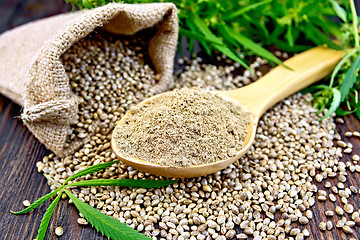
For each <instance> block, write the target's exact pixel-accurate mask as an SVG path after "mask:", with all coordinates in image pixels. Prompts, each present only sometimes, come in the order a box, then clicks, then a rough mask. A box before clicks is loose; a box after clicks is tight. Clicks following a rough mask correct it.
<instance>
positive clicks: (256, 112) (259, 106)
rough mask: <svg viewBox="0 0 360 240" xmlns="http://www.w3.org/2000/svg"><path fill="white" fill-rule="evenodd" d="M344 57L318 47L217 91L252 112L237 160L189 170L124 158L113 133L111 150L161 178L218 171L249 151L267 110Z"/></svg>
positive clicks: (162, 94) (226, 160) (119, 123)
mask: <svg viewBox="0 0 360 240" xmlns="http://www.w3.org/2000/svg"><path fill="white" fill-rule="evenodd" d="M343 55H344V51H337V50H332V49H327V48H323V47H316V48H313V49H310V50H308V51H305V52H303V53H300V54H298V55H296V56H294V57H292V58H290V59H288V60H286V61H285V62H284V64H285V65H286V66H287V67H288V68H286V67H283V66H277V67H276V68H274V69H272V70H271V71H270V72H269V73H268V74H266V75H265V76H264V77H262V78H260V79H259V80H257V81H256V82H254V83H252V84H249V85H247V86H245V87H242V88H239V89H235V90H230V91H218V92H217V93H218V94H219V95H221V96H222V97H224V98H226V99H228V100H231V101H233V102H235V103H237V104H240V105H241V107H242V108H243V109H244V110H245V111H247V112H250V113H251V114H250V115H251V117H250V123H249V124H248V126H247V135H246V137H245V140H244V142H243V147H242V149H241V150H240V151H239V152H237V154H236V155H235V156H234V157H231V158H228V159H224V160H221V161H216V162H212V163H208V164H200V165H194V166H190V167H171V166H163V165H159V164H156V163H151V162H148V161H144V160H141V159H138V158H136V157H129V156H126V155H124V154H123V152H122V151H121V150H120V149H119V147H118V144H117V143H116V139H115V137H114V133H113V135H112V138H111V146H112V149H113V151H114V153H115V155H116V156H117V157H118V158H119V159H120V160H121V161H122V162H124V163H125V164H128V165H129V166H132V167H134V168H136V169H138V170H141V171H144V172H148V173H151V174H154V175H158V176H165V177H176V178H188V177H199V176H203V175H207V174H211V173H214V172H217V171H219V170H221V169H224V168H225V167H227V166H229V165H230V164H231V163H233V162H235V161H236V160H238V159H239V158H241V157H242V156H243V155H244V154H245V153H246V152H247V151H248V150H249V149H250V147H251V145H252V143H253V141H254V139H255V135H256V129H257V124H258V121H259V119H260V117H261V116H262V114H263V113H264V112H265V111H266V110H267V109H269V108H270V107H271V106H273V105H274V104H276V103H277V102H279V101H280V100H281V99H283V98H285V97H288V96H289V95H291V94H293V93H295V92H297V91H299V90H301V89H303V88H305V87H307V86H309V85H311V84H312V83H314V82H316V81H318V80H320V79H322V78H324V77H325V76H327V75H328V74H330V73H331V71H332V70H333V68H334V67H335V66H336V64H337V63H338V62H339V61H340V60H341V58H342V56H343ZM289 68H291V69H289ZM167 94H170V92H164V93H161V94H158V95H155V96H153V97H150V98H148V99H145V100H144V101H142V102H140V103H139V104H138V105H137V107H138V108H141V107H142V106H143V105H144V104H146V103H148V102H149V101H152V100H154V99H155V98H158V97H160V96H165V95H167ZM128 117H129V112H127V113H126V114H125V115H124V116H123V117H122V118H121V119H120V121H119V122H118V123H117V125H116V127H115V129H114V132H116V131H118V129H119V128H120V126H122V125H123V124H125V122H126V120H127V118H128Z"/></svg>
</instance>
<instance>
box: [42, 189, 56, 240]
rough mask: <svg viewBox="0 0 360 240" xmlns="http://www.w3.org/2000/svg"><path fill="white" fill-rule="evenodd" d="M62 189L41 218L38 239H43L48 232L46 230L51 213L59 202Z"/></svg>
mask: <svg viewBox="0 0 360 240" xmlns="http://www.w3.org/2000/svg"><path fill="white" fill-rule="evenodd" d="M61 193H62V191H60V192H59V195H58V196H57V197H56V198H55V200H54V201H53V202H52V203H51V204H50V205H49V207H48V208H47V209H46V212H45V214H44V217H43V218H42V219H41V224H40V227H39V231H38V235H37V236H36V239H37V240H43V239H44V237H45V234H46V230H47V228H48V226H49V222H50V219H51V215H52V214H53V212H54V210H55V207H56V205H57V204H58V202H59V200H60V197H61Z"/></svg>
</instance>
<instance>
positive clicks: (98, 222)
mask: <svg viewBox="0 0 360 240" xmlns="http://www.w3.org/2000/svg"><path fill="white" fill-rule="evenodd" d="M117 162H119V161H113V162H108V163H101V164H96V165H94V166H91V167H88V168H86V169H84V170H81V171H79V172H78V173H75V174H74V175H72V176H71V177H69V178H67V179H66V180H65V182H64V183H63V184H62V185H61V186H59V187H58V188H57V189H55V190H54V191H52V192H50V193H48V194H46V195H45V196H43V197H41V198H39V199H38V200H36V201H35V202H34V203H33V204H31V205H30V206H29V207H27V208H25V209H24V210H22V211H19V212H13V211H11V213H13V214H23V213H26V212H29V211H31V210H33V209H34V208H36V207H38V206H39V205H40V204H42V203H43V202H45V201H46V200H48V199H50V198H51V197H53V196H55V195H56V194H57V197H56V198H55V200H54V201H53V202H52V203H51V204H50V205H49V207H48V208H47V210H46V212H45V214H44V216H43V218H42V220H41V224H40V228H39V231H38V235H37V237H36V239H37V240H43V239H44V237H45V234H46V230H47V228H48V226H49V222H50V219H51V216H52V213H53V212H54V210H55V208H56V205H57V204H58V202H59V200H60V198H61V195H62V193H63V192H65V193H66V194H67V195H68V196H69V198H70V199H71V200H72V201H73V203H74V204H75V206H76V208H77V209H78V210H79V212H80V213H81V214H82V215H83V216H84V218H85V219H86V220H87V221H88V222H89V223H91V225H92V226H93V227H95V229H96V230H97V231H99V232H101V233H102V234H103V235H105V236H106V237H108V238H109V239H114V240H118V239H119V240H122V239H123V240H149V239H151V238H149V237H147V236H145V235H143V234H141V233H140V232H138V231H136V230H134V229H132V228H130V227H128V226H127V225H126V224H124V223H121V222H120V221H118V220H116V219H114V218H111V217H109V216H106V215H105V214H103V213H101V212H99V211H98V210H97V209H95V208H93V207H91V206H90V205H88V204H86V203H85V202H83V201H81V200H80V199H78V198H77V197H75V196H74V195H73V194H72V193H71V192H70V191H69V190H67V189H66V188H70V187H75V186H121V187H141V188H158V187H163V186H167V185H170V184H173V183H175V182H176V181H177V180H139V179H94V180H85V181H79V182H72V183H70V184H67V183H68V182H69V181H72V180H74V179H76V178H78V177H81V176H85V175H87V174H91V173H95V172H98V171H101V170H104V169H106V168H108V167H110V166H112V165H113V164H114V163H117Z"/></svg>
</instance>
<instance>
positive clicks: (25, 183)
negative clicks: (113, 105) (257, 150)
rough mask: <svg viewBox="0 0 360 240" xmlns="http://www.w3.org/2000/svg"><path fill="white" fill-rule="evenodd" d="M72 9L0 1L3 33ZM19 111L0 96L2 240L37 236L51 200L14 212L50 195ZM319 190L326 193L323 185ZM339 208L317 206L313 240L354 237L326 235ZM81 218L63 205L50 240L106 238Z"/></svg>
mask: <svg viewBox="0 0 360 240" xmlns="http://www.w3.org/2000/svg"><path fill="white" fill-rule="evenodd" d="M69 9H70V7H69V5H65V4H64V1H63V0H51V1H46V0H38V1H35V0H26V1H20V0H16V1H10V0H9V1H7V0H5V1H4V0H3V1H0V16H1V18H0V33H1V32H3V31H5V30H7V29H10V28H13V27H15V26H18V25H21V24H23V23H26V22H28V21H31V20H34V19H39V18H42V17H46V16H51V15H54V14H57V13H60V12H65V11H69ZM0 77H1V76H0ZM20 112H21V107H20V106H18V105H16V104H14V103H12V102H11V100H9V99H7V98H5V97H3V96H1V95H0V182H1V184H0V233H1V235H0V239H9V240H10V239H33V238H35V237H36V234H37V230H38V228H39V226H40V222H41V218H42V216H43V214H44V213H45V211H46V208H47V206H48V205H49V203H48V202H46V203H45V204H43V205H42V206H40V207H39V208H37V209H35V210H33V211H32V212H30V213H28V214H25V215H19V216H16V215H13V214H11V213H10V210H14V211H19V210H21V209H23V205H22V202H23V200H25V199H27V200H30V201H31V202H33V201H35V200H36V199H37V198H39V197H41V196H43V195H45V194H46V193H48V192H49V188H48V186H47V183H46V179H45V178H44V177H43V175H42V174H39V173H38V172H37V169H36V166H35V165H36V162H37V161H40V160H41V159H42V157H43V156H45V155H46V154H48V153H49V152H48V150H46V149H45V147H44V146H43V145H42V144H41V143H40V142H39V141H37V140H36V139H35V137H34V136H33V135H32V134H31V133H30V132H29V131H28V130H27V129H26V127H25V126H24V125H23V124H22V122H21V120H20V119H19V118H18V117H19V115H20ZM337 129H338V131H339V132H340V134H342V135H343V134H344V133H345V131H348V130H349V131H355V130H358V131H359V130H360V122H359V121H358V120H357V119H356V118H355V117H353V116H350V117H348V118H345V124H344V125H338V127H337ZM350 141H351V143H352V144H353V145H354V153H357V154H360V138H351V139H350ZM344 159H345V161H350V160H351V158H350V157H349V156H345V158H344ZM348 180H349V181H348V183H346V184H349V183H350V184H351V185H355V186H358V187H360V181H359V180H360V174H359V173H354V174H350V175H349V176H348ZM330 181H331V180H330ZM332 183H334V182H332ZM348 186H349V185H348ZM320 188H321V189H324V184H323V183H322V184H321V185H320ZM359 196H360V195H357V196H355V197H351V198H350V200H349V202H350V203H352V204H353V205H354V206H356V209H358V208H360V198H359ZM339 201H340V199H339ZM334 208H335V205H334V204H333V203H331V202H330V201H327V202H326V203H325V204H324V203H321V204H318V203H317V204H316V205H315V207H313V211H314V216H315V219H313V220H312V221H311V222H310V225H308V226H306V228H308V229H309V230H310V231H311V237H310V238H308V239H328V240H330V239H349V238H350V237H351V235H345V234H344V233H343V232H342V231H341V230H338V229H334V230H332V231H326V232H321V231H320V230H319V228H318V224H319V223H320V221H325V220H326V219H327V218H326V217H325V214H324V212H325V211H326V210H327V209H334ZM77 218H78V211H77V210H76V208H75V207H74V206H73V205H70V204H68V202H67V201H60V203H59V205H58V207H57V208H56V210H55V212H54V215H53V217H52V219H51V222H50V226H49V229H48V233H47V235H46V239H57V238H58V237H56V236H55V234H54V229H55V227H56V226H62V227H63V228H64V235H63V236H62V237H61V239H69V240H70V239H84V240H85V239H86V240H87V239H105V238H103V237H102V236H101V235H100V234H99V233H97V232H96V231H95V230H94V229H93V228H91V227H89V226H88V227H81V226H79V225H78V224H77V222H76V220H77ZM335 219H338V217H337V216H334V217H333V218H332V221H333V223H334V222H335V221H334V220H335ZM329 220H330V219H329ZM334 225H335V224H334ZM301 228H303V227H301ZM354 229H355V230H356V233H355V234H354V235H352V237H355V238H356V239H360V230H359V227H355V228H354Z"/></svg>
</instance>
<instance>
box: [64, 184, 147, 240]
mask: <svg viewBox="0 0 360 240" xmlns="http://www.w3.org/2000/svg"><path fill="white" fill-rule="evenodd" d="M65 192H66V194H67V195H68V196H69V197H70V199H71V200H72V201H73V202H74V204H75V206H76V208H77V209H78V210H79V212H80V213H81V214H82V215H83V216H84V218H85V219H86V220H88V221H89V222H90V223H91V225H92V226H93V227H95V228H96V230H98V231H99V232H101V233H102V234H103V235H105V236H107V237H108V238H111V239H115V240H150V239H151V238H149V237H146V236H145V235H143V234H141V233H139V232H138V231H136V230H134V229H132V228H130V227H128V226H126V224H124V223H121V222H120V221H118V220H115V219H114V218H111V217H109V216H106V215H105V214H103V213H101V212H99V211H98V210H97V209H95V208H92V207H90V206H89V205H88V204H86V203H84V202H83V201H81V200H80V199H78V198H77V197H75V196H74V195H73V194H71V193H70V192H69V191H67V190H65Z"/></svg>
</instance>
